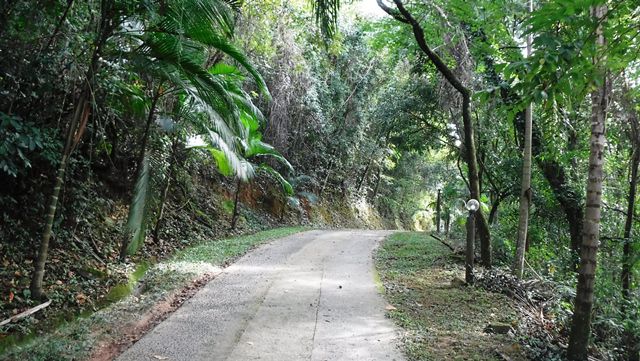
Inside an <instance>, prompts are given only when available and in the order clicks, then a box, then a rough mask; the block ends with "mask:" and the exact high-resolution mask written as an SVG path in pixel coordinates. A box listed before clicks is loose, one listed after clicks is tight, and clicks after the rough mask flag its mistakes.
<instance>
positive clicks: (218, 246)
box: [168, 227, 305, 266]
mask: <svg viewBox="0 0 640 361" xmlns="http://www.w3.org/2000/svg"><path fill="white" fill-rule="evenodd" d="M303 230H305V228H304V227H285V228H275V229H270V230H267V231H262V232H258V233H255V234H249V235H245V236H239V237H233V238H227V239H222V240H215V241H208V242H204V243H201V244H199V245H196V246H194V247H190V248H186V249H184V250H182V251H178V252H177V253H176V254H175V256H174V257H172V258H171V259H170V260H169V261H168V262H205V263H209V264H211V265H213V266H221V265H225V264H227V263H229V262H231V261H233V260H234V259H236V258H237V257H238V256H241V255H243V254H245V253H246V252H247V251H249V250H251V249H252V248H254V247H255V246H257V245H259V244H261V243H264V242H266V241H270V240H273V239H277V238H281V237H286V236H289V235H291V234H294V233H298V232H301V231H303Z"/></svg>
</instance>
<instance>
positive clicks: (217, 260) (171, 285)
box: [0, 227, 305, 361]
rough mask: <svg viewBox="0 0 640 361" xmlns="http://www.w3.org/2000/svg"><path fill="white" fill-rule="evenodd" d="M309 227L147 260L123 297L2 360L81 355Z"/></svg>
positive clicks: (59, 360) (47, 360)
mask: <svg viewBox="0 0 640 361" xmlns="http://www.w3.org/2000/svg"><path fill="white" fill-rule="evenodd" d="M304 230H305V228H304V227H284V228H276V229H271V230H267V231H262V232H258V233H255V234H250V235H244V236H239V237H233V238H227V239H222V240H211V241H207V242H204V243H201V244H199V245H196V246H193V247H190V248H186V249H184V250H181V251H178V252H176V254H174V256H173V257H171V258H170V259H169V260H167V261H164V262H162V263H159V264H156V265H155V266H153V267H150V268H149V265H148V263H145V262H142V263H141V264H140V265H139V267H136V270H135V271H134V272H133V273H132V274H131V275H130V277H129V281H128V283H126V284H122V285H117V286H115V287H114V289H115V290H116V291H114V295H113V297H114V300H120V299H121V300H120V301H119V302H115V303H112V304H111V305H109V306H107V307H106V308H104V309H102V310H100V311H98V312H96V313H94V314H92V315H89V316H87V317H79V318H77V319H75V320H73V321H70V322H65V323H63V324H61V325H60V326H59V327H58V328H57V329H56V330H55V331H53V332H50V333H47V334H44V335H30V336H28V337H27V338H25V339H24V340H23V341H22V342H19V343H18V344H17V345H16V346H13V347H10V348H8V349H5V350H3V349H0V360H2V361H4V360H7V361H9V360H21V361H70V360H82V359H84V358H86V357H88V356H89V355H90V353H91V351H92V348H93V347H95V346H96V345H97V344H98V343H99V342H109V341H111V340H114V339H117V338H118V337H119V336H120V335H121V331H122V328H123V326H124V325H126V324H127V323H129V322H131V321H133V320H137V319H139V318H140V317H141V316H142V315H143V314H144V313H145V312H146V311H148V310H150V309H151V308H152V307H153V305H154V304H155V303H156V302H158V301H160V300H161V299H162V298H163V297H165V296H166V295H167V293H168V292H173V291H176V290H179V289H181V288H183V287H185V286H186V285H188V284H190V283H191V282H192V281H193V280H194V279H196V278H198V277H200V276H202V275H203V274H204V273H206V272H208V271H209V270H211V269H213V267H220V266H224V265H226V264H229V263H230V262H232V261H233V260H235V259H237V258H238V257H240V256H242V255H243V254H245V253H247V252H248V251H250V250H251V249H253V248H255V247H256V246H258V245H260V244H263V243H266V242H268V241H271V240H274V239H277V238H281V237H285V236H288V235H291V234H295V233H298V232H301V231H304ZM202 265H205V266H202ZM207 266H208V267H207ZM138 281H141V283H138ZM140 286H142V290H141V292H140V293H139V294H138V296H137V297H136V298H133V297H127V296H129V295H130V294H131V292H132V291H133V290H134V288H135V287H140Z"/></svg>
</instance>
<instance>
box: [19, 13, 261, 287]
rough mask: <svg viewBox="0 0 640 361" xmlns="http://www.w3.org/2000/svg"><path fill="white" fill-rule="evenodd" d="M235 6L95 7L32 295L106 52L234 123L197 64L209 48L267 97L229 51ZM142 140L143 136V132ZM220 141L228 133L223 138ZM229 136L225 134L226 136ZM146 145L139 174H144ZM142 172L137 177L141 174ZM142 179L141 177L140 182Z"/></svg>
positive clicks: (227, 100) (230, 107)
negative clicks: (240, 70) (240, 69)
mask: <svg viewBox="0 0 640 361" xmlns="http://www.w3.org/2000/svg"><path fill="white" fill-rule="evenodd" d="M240 3H241V2H240V1H237V0H210V1H200V0H176V1H171V2H140V1H132V0H104V1H101V2H100V16H99V17H98V18H97V20H98V26H96V29H97V31H96V33H95V36H94V39H93V40H92V42H90V48H89V49H88V50H89V51H88V53H89V54H91V56H90V57H89V58H88V59H89V62H88V64H87V70H86V74H85V79H86V81H85V82H84V83H83V88H82V90H81V91H80V92H79V96H78V97H77V98H76V99H75V101H74V110H73V112H72V113H71V115H70V119H69V125H68V128H67V136H66V143H65V146H64V149H63V152H62V158H61V161H60V165H59V167H58V170H57V174H56V180H55V184H54V187H53V191H52V195H51V198H50V202H49V206H48V212H47V215H46V222H45V226H44V231H43V236H42V239H41V242H40V246H39V249H38V255H37V260H36V262H35V271H34V274H33V277H32V280H31V287H30V288H31V294H32V296H33V297H34V298H40V297H42V296H43V295H44V294H43V293H44V292H43V286H42V281H43V277H44V272H45V264H46V261H47V255H48V252H49V241H50V238H51V235H52V233H53V232H52V229H53V223H54V219H55V214H56V210H57V206H58V196H59V194H60V190H61V188H62V187H63V185H64V178H65V173H66V168H67V165H68V163H69V159H70V157H71V155H72V153H73V151H74V150H75V148H76V147H77V145H78V144H79V142H80V141H81V139H82V137H83V135H84V133H85V130H86V129H87V127H88V124H89V122H90V121H91V112H92V107H93V104H92V99H94V98H95V97H94V96H93V95H94V91H95V89H96V88H98V87H99V84H98V82H97V74H98V71H99V69H100V67H101V65H102V64H104V63H105V61H103V58H107V55H108V53H109V50H112V49H116V52H117V53H118V54H117V56H116V57H114V61H113V63H114V64H118V65H119V66H122V67H124V68H126V67H130V66H138V68H139V69H145V71H146V72H148V74H152V75H153V76H154V77H156V79H157V80H158V81H159V82H160V83H164V82H168V83H170V84H172V85H173V86H174V89H173V90H176V89H182V90H184V91H186V92H187V93H190V94H192V95H194V96H197V97H198V98H199V99H201V100H202V101H203V103H205V104H207V106H208V107H209V108H210V109H213V110H214V111H216V112H219V113H224V114H232V115H233V116H232V117H227V118H223V119H225V120H226V121H231V120H232V119H237V118H238V112H237V109H236V107H235V106H234V102H233V100H232V99H231V97H230V96H228V95H227V94H226V92H225V91H224V88H223V87H222V86H221V84H220V83H219V82H217V81H216V78H215V77H213V76H211V74H209V73H208V72H207V70H206V68H204V67H203V65H202V64H204V63H205V61H206V56H207V54H208V52H209V51H210V50H211V49H216V50H217V51H220V52H221V53H224V54H227V55H228V56H229V57H230V58H232V59H233V60H235V61H236V62H237V63H239V64H240V65H241V66H243V68H244V69H245V70H247V71H248V72H249V73H250V74H251V75H252V77H253V78H254V80H255V81H256V83H257V85H258V87H259V89H261V90H262V91H263V92H264V93H265V94H268V92H267V90H266V85H265V83H264V80H263V79H262V77H261V76H260V74H259V73H258V72H257V71H256V70H255V68H254V67H253V66H252V65H251V64H250V62H249V61H248V60H247V58H246V57H245V56H244V54H242V52H241V51H240V50H238V49H237V48H236V47H234V46H233V45H232V44H231V42H230V39H231V36H232V34H233V30H234V29H233V28H234V15H235V14H234V11H235V10H237V9H238V7H239V6H240ZM166 94H170V92H165V91H164V90H163V88H161V87H160V86H158V87H157V90H156V92H155V93H154V95H153V97H152V100H151V104H152V106H150V107H149V114H148V116H147V123H148V124H149V125H151V121H152V120H153V119H154V113H155V111H156V104H157V101H158V98H159V97H160V96H163V95H166ZM145 133H146V134H147V135H145V137H144V138H145V139H146V137H147V136H148V132H145ZM221 134H222V135H225V134H224V133H223V132H221ZM229 137H230V135H229ZM144 148H146V143H145V142H143V147H142V149H141V152H140V154H141V157H140V163H141V166H139V167H138V168H139V169H140V170H141V169H143V166H142V163H143V161H144V160H143V155H144V153H145V152H144ZM138 173H140V172H138ZM138 178H139V177H138Z"/></svg>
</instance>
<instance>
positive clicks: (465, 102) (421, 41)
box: [377, 0, 491, 268]
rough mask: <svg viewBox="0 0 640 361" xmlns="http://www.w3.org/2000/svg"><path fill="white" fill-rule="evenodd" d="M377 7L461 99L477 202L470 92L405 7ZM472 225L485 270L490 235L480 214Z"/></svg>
mask: <svg viewBox="0 0 640 361" xmlns="http://www.w3.org/2000/svg"><path fill="white" fill-rule="evenodd" d="M377 2H378V6H380V8H382V10H384V11H385V12H386V13H388V14H389V15H391V16H392V17H393V18H394V19H396V20H398V21H400V22H403V23H405V24H409V25H410V26H411V28H412V30H413V35H414V37H415V39H416V42H417V43H418V46H419V47H420V49H421V50H422V52H423V53H424V54H425V55H426V56H427V57H428V58H429V60H430V61H431V63H432V64H433V65H434V66H435V67H436V69H437V70H438V72H439V73H440V74H442V76H443V77H444V78H445V79H446V80H447V82H448V83H449V84H450V85H451V86H452V87H453V88H454V89H456V91H458V93H460V95H461V96H462V122H463V124H464V138H465V139H464V141H465V143H464V145H465V150H466V158H467V168H468V173H469V174H468V176H469V192H470V193H471V194H470V196H471V198H473V199H477V200H478V201H480V177H479V176H478V159H477V151H476V144H475V140H474V134H473V133H474V131H473V121H472V119H471V91H470V90H469V89H468V88H467V87H466V86H465V85H464V84H462V82H460V79H458V77H457V76H456V75H455V74H454V73H453V71H452V70H451V69H450V68H449V67H448V66H447V64H445V62H444V61H442V59H440V57H439V56H438V55H437V54H436V53H434V52H433V50H431V48H430V47H429V45H428V44H427V42H426V39H425V36H424V30H423V29H422V26H421V25H420V23H419V22H418V21H417V20H416V19H415V18H414V17H413V16H412V15H411V13H410V12H409V11H408V10H407V9H406V8H405V6H404V4H403V3H402V1H401V0H393V2H394V3H395V4H396V7H397V11H396V10H394V9H391V8H389V7H388V6H387V5H386V4H385V3H384V1H383V0H377ZM475 218H476V223H477V225H478V233H479V234H480V254H481V257H482V263H483V265H484V266H485V267H487V268H490V267H491V234H490V232H489V224H488V223H487V219H486V218H485V217H484V214H483V213H482V211H480V210H478V212H476V217H475Z"/></svg>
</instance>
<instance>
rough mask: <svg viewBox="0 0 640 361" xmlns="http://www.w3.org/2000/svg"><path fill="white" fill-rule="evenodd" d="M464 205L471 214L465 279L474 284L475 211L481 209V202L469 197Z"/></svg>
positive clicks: (468, 224) (469, 217) (468, 218)
mask: <svg viewBox="0 0 640 361" xmlns="http://www.w3.org/2000/svg"><path fill="white" fill-rule="evenodd" d="M464 206H465V208H467V210H468V211H469V216H468V217H467V257H466V261H465V265H464V266H465V267H464V268H465V274H464V279H465V281H466V282H467V284H473V260H474V258H475V251H474V245H475V238H476V218H475V213H476V211H478V209H480V202H478V201H477V200H476V199H469V201H468V202H467V203H465V205H464Z"/></svg>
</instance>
